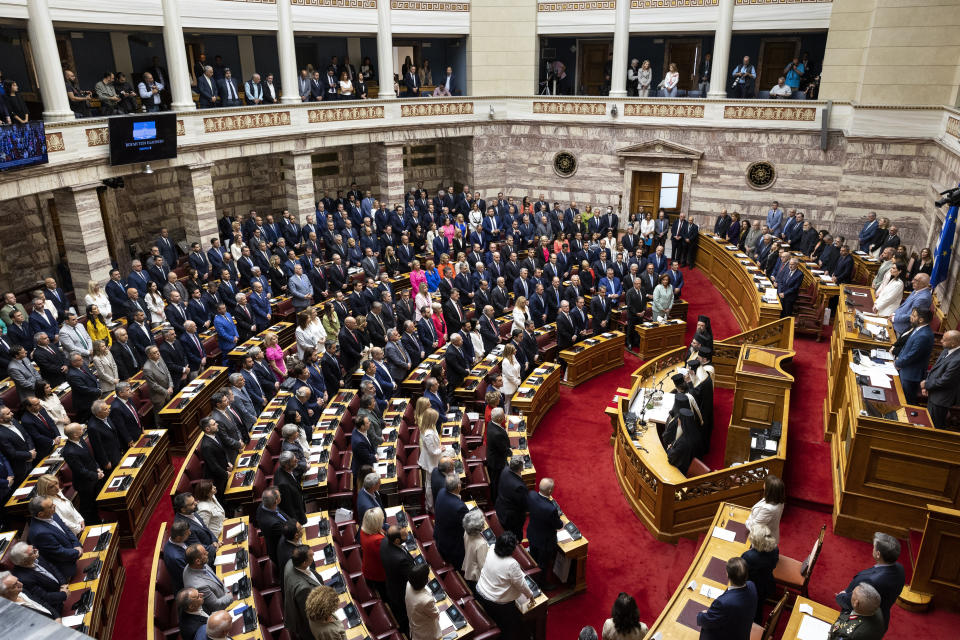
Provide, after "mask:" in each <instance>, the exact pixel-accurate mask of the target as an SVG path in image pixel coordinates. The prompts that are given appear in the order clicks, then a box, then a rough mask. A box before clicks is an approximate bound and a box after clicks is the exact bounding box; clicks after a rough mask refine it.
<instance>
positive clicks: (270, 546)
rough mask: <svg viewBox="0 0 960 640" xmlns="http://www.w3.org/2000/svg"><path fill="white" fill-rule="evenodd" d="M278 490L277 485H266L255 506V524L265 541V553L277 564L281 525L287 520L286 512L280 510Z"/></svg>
mask: <svg viewBox="0 0 960 640" xmlns="http://www.w3.org/2000/svg"><path fill="white" fill-rule="evenodd" d="M280 502H281V497H280V490H279V489H278V488H277V487H275V486H274V487H267V488H266V489H264V490H263V495H261V497H260V506H259V507H257V516H256V524H257V528H258V529H259V530H260V534H261V535H262V536H263V538H264V541H265V542H266V547H267V555H269V556H270V559H271V560H273V564H274V565H276V564H277V545H278V544H279V542H280V538H281V537H282V535H283V525H284V523H286V522H289V521H290V520H291V518H289V517H288V516H287V515H286V514H284V513H283V512H282V511H280V508H279V505H280Z"/></svg>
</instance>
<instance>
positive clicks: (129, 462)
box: [120, 456, 137, 467]
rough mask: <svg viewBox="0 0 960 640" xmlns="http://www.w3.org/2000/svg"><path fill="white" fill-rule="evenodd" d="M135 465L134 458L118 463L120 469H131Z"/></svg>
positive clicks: (135, 459) (135, 460)
mask: <svg viewBox="0 0 960 640" xmlns="http://www.w3.org/2000/svg"><path fill="white" fill-rule="evenodd" d="M136 463H137V458H136V456H133V457H129V458H125V459H124V461H123V462H121V463H120V466H121V467H132V466H133V465H135V464H136Z"/></svg>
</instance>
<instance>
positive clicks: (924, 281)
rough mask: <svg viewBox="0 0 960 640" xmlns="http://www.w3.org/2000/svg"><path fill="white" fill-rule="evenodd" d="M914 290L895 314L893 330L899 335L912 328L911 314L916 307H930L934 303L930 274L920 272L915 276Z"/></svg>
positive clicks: (913, 281)
mask: <svg viewBox="0 0 960 640" xmlns="http://www.w3.org/2000/svg"><path fill="white" fill-rule="evenodd" d="M911 282H912V283H913V292H912V293H911V294H910V295H909V296H907V299H906V300H904V301H903V302H902V303H901V304H900V306H899V307H898V308H897V310H896V311H895V312H894V314H893V330H894V331H896V333H897V335H898V336H899V335H900V334H901V333H903V332H904V331H906V330H907V329H909V328H910V314H911V313H912V312H913V310H914V309H929V308H930V305H931V304H933V298H932V296H931V291H930V276H929V275H927V274H925V273H918V274H917V275H915V276H913V280H912V281H911Z"/></svg>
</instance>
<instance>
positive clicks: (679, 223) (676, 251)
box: [670, 213, 689, 267]
mask: <svg viewBox="0 0 960 640" xmlns="http://www.w3.org/2000/svg"><path fill="white" fill-rule="evenodd" d="M688 226H689V224H688V223H687V216H686V215H685V214H683V213H681V214H680V216H679V217H678V218H677V219H676V220H674V222H673V224H672V225H670V246H671V247H672V249H671V253H670V258H671V259H672V260H675V261H677V262H679V263H680V266H681V267H682V266H685V265H686V264H687V261H686V255H687V254H686V247H685V243H684V238H685V237H686V235H687V227H688Z"/></svg>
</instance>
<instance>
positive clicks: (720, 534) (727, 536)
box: [710, 527, 737, 542]
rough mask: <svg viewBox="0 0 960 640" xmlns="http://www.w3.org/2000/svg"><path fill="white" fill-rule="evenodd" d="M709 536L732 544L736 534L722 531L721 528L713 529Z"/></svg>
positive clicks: (725, 530) (727, 530) (726, 530)
mask: <svg viewBox="0 0 960 640" xmlns="http://www.w3.org/2000/svg"><path fill="white" fill-rule="evenodd" d="M710 535H712V536H713V537H714V538H720V539H721V540H726V541H727V542H733V541H734V540H735V539H736V537H737V533H736V532H735V531H730V530H729V529H724V528H723V527H714V528H713V532H712V533H711V534H710Z"/></svg>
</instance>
